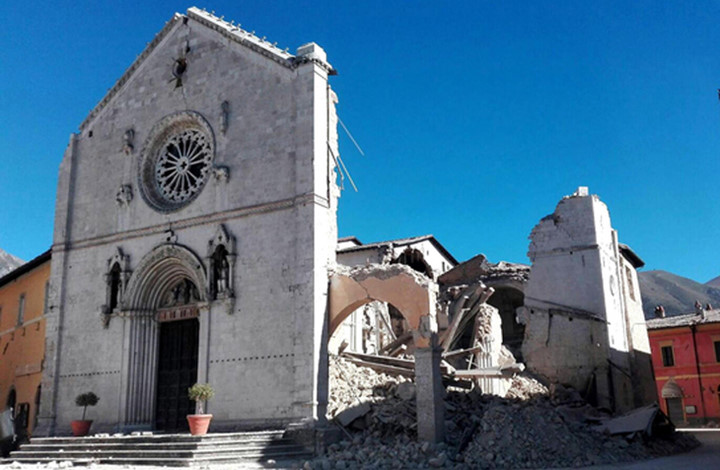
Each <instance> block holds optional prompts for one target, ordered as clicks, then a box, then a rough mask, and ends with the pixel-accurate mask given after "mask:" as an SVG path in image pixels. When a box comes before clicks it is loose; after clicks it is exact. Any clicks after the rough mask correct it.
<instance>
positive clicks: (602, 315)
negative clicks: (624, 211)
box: [520, 187, 652, 411]
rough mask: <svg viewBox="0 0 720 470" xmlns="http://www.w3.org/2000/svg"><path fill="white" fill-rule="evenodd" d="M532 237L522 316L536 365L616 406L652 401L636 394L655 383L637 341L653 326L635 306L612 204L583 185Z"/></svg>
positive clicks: (529, 360) (526, 352) (527, 356)
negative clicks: (628, 295) (630, 302)
mask: <svg viewBox="0 0 720 470" xmlns="http://www.w3.org/2000/svg"><path fill="white" fill-rule="evenodd" d="M530 240H531V243H530V247H529V252H528V257H529V258H530V260H531V261H532V263H533V264H532V268H531V270H530V277H529V279H528V282H527V285H526V287H525V305H524V308H523V310H522V313H521V315H520V318H521V322H523V323H525V339H524V341H523V345H522V354H523V358H524V360H525V361H526V364H527V366H528V368H529V369H530V370H531V371H534V372H536V373H539V374H541V375H543V376H545V377H546V378H547V379H548V380H550V381H551V382H559V383H562V384H566V385H572V386H573V387H575V388H576V389H578V390H580V391H584V392H585V393H586V394H587V395H588V396H589V398H590V399H591V400H595V401H596V402H597V403H598V404H599V405H600V406H604V407H606V408H608V409H615V410H619V411H622V410H628V409H631V408H633V407H634V406H640V405H642V404H646V403H648V401H651V400H649V399H650V398H651V397H650V395H649V394H647V393H644V392H643V393H635V394H634V393H633V388H634V387H635V388H638V389H643V390H644V389H647V387H648V386H650V385H651V384H652V376H651V375H648V372H649V371H648V369H647V368H645V367H639V365H640V364H641V363H642V360H640V361H636V360H635V359H633V357H634V356H636V355H639V354H642V351H641V350H640V351H636V350H634V349H633V344H638V345H639V346H641V343H642V342H641V339H640V338H641V337H642V336H643V334H644V336H645V338H646V337H647V331H646V330H645V327H644V321H642V320H639V319H638V318H635V317H636V315H633V314H632V312H629V311H628V308H627V305H628V302H627V301H626V299H625V298H624V297H625V295H626V292H627V291H628V290H627V289H628V286H627V284H626V281H627V279H628V277H627V276H626V275H623V268H624V267H625V264H624V262H623V258H622V256H621V254H620V248H619V244H618V241H617V232H616V231H615V230H614V229H613V228H612V226H611V224H610V214H609V212H608V210H607V206H605V204H603V203H602V202H601V201H600V200H599V198H598V197H597V196H595V195H589V194H588V192H587V188H582V187H581V188H579V189H578V191H577V192H576V193H575V194H573V195H572V196H566V197H565V198H563V199H562V200H561V201H560V202H559V203H558V205H557V207H556V209H555V211H554V212H553V214H551V215H549V216H547V217H544V218H543V219H542V220H541V221H540V222H539V223H538V225H536V226H535V228H534V229H533V231H532V233H531V235H530ZM634 269H635V268H634V267H633V270H634ZM635 285H636V284H635ZM630 330H632V332H631V331H630ZM633 337H635V338H636V339H635V342H634V343H633V342H632V341H631V340H632V338H633ZM641 349H642V348H641Z"/></svg>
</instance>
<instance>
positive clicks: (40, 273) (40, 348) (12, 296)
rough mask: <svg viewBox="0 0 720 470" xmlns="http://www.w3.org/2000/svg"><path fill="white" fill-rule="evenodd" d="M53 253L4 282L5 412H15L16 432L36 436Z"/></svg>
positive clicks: (1, 399)
mask: <svg viewBox="0 0 720 470" xmlns="http://www.w3.org/2000/svg"><path fill="white" fill-rule="evenodd" d="M49 278H50V250H48V251H46V252H45V253H43V254H41V255H40V256H38V257H37V258H35V259H33V260H32V261H28V262H27V263H25V264H24V265H22V266H20V267H19V268H17V269H15V270H14V271H11V272H10V273H8V274H6V275H5V276H3V277H2V278H0V410H2V409H5V408H7V407H12V408H13V409H14V410H15V423H16V426H15V428H16V430H17V433H18V434H19V435H20V436H21V437H22V436H23V435H28V434H31V433H32V430H33V428H34V425H35V420H36V417H37V412H38V405H39V403H40V382H41V379H42V365H43V358H44V356H45V310H46V308H47V302H46V298H47V290H48V286H49V283H48V280H49Z"/></svg>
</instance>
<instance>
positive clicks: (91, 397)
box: [70, 392, 100, 436]
mask: <svg viewBox="0 0 720 470" xmlns="http://www.w3.org/2000/svg"><path fill="white" fill-rule="evenodd" d="M98 401H100V398H98V396H97V395H95V394H94V393H93V392H86V393H81V394H80V395H78V396H77V397H75V404H76V405H77V406H82V407H83V415H82V419H81V420H78V421H70V427H72V432H73V436H87V435H88V432H89V431H90V426H91V425H92V423H93V422H92V420H91V419H85V413H86V412H87V407H88V406H95V405H97V402H98Z"/></svg>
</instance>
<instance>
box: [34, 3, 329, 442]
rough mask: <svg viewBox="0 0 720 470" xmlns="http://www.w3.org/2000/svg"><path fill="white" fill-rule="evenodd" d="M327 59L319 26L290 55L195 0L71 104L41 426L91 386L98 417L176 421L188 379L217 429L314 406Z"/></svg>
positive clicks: (321, 301) (66, 417) (322, 397)
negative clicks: (88, 106)
mask: <svg viewBox="0 0 720 470" xmlns="http://www.w3.org/2000/svg"><path fill="white" fill-rule="evenodd" d="M332 73H334V71H333V69H332V67H331V66H330V65H329V64H328V62H327V60H326V57H325V53H324V51H323V50H322V49H321V48H320V47H319V46H317V45H315V44H312V43H311V44H306V45H304V46H302V47H300V48H299V49H298V53H297V54H296V55H292V54H289V53H287V52H284V51H281V50H280V49H278V48H276V47H275V46H273V45H271V44H270V43H268V42H266V41H264V40H261V39H260V38H257V37H255V36H254V35H252V34H251V33H248V32H247V31H244V30H242V29H240V28H238V27H236V26H234V25H232V24H230V23H227V22H225V21H223V20H221V19H219V18H216V17H214V16H213V15H210V14H209V13H206V12H204V11H201V10H198V9H195V8H191V9H189V10H188V12H187V14H183V15H181V14H177V15H175V16H174V17H173V18H172V19H171V21H170V22H168V24H167V25H166V26H165V27H164V28H163V30H162V31H161V32H160V33H159V34H158V35H157V37H156V38H155V39H154V40H153V42H152V43H150V45H149V46H148V49H146V51H144V52H143V53H142V54H141V55H140V57H139V58H138V60H137V61H136V62H135V63H134V64H133V65H132V66H131V67H130V69H128V71H127V72H126V74H125V75H124V76H123V77H121V79H120V80H119V81H118V83H117V84H116V85H115V86H114V87H113V88H112V89H111V91H110V92H109V94H108V95H107V96H106V97H105V98H104V99H103V100H102V101H101V103H100V104H99V105H98V106H97V107H96V108H95V109H94V110H93V111H92V112H91V114H90V115H89V116H88V118H87V119H86V120H85V121H84V122H83V123H82V125H81V129H80V132H79V133H78V134H76V135H73V136H72V137H71V139H70V144H69V146H68V149H67V151H66V153H65V156H64V158H63V162H62V164H61V166H60V175H59V182H58V195H57V203H56V219H55V231H54V244H53V256H54V258H53V259H54V260H56V262H54V263H53V268H52V276H51V277H52V285H53V286H54V287H55V289H54V292H56V293H57V295H56V296H55V297H54V298H53V299H52V301H53V302H54V303H55V304H57V305H58V309H57V312H55V311H53V314H52V315H50V316H48V333H47V345H48V348H47V349H48V351H47V354H48V361H47V364H46V369H45V372H44V378H43V390H48V395H47V396H48V397H49V399H47V400H44V401H43V411H42V413H41V425H42V426H43V431H44V432H45V433H47V434H55V433H58V432H59V433H63V432H65V431H67V428H68V426H69V422H70V420H71V419H73V418H74V415H75V413H76V407H75V406H74V403H73V402H74V398H75V396H76V395H78V394H79V393H82V392H86V391H89V390H92V391H94V392H95V393H96V394H97V395H98V396H100V398H101V399H100V402H99V403H98V405H97V406H96V407H95V408H94V409H93V413H94V415H95V416H93V418H94V419H95V421H96V424H97V427H96V430H103V429H104V430H108V431H114V430H132V429H163V430H172V429H176V428H179V427H181V426H184V424H183V422H184V419H185V418H184V415H185V414H186V413H187V412H192V409H191V408H192V404H191V403H190V402H189V400H188V399H187V396H186V394H185V390H186V389H187V387H188V386H189V385H192V384H193V383H195V382H209V383H211V384H212V385H213V386H214V387H215V389H216V396H215V398H214V399H213V401H212V402H210V403H209V404H208V411H209V412H211V413H213V414H214V415H215V425H214V426H215V428H216V429H236V428H241V427H246V426H253V425H256V424H258V423H263V424H266V425H267V424H273V423H275V424H282V423H288V422H297V421H313V420H316V419H322V418H323V417H324V411H323V407H324V406H325V402H326V394H327V390H326V389H327V386H326V379H325V378H324V377H323V374H321V373H320V370H321V368H322V367H323V365H322V354H321V350H322V343H323V340H322V335H323V333H322V331H323V322H324V320H325V319H324V314H325V308H326V295H327V279H328V274H327V266H329V265H331V264H332V263H334V260H335V252H334V249H333V247H334V241H335V240H336V239H337V229H336V207H337V197H338V188H337V186H336V184H335V158H336V157H337V134H336V130H335V125H336V116H335V103H336V101H337V100H336V97H335V95H334V93H333V91H332V90H331V88H330V87H329V84H328V76H329V75H330V74H332ZM186 346H187V347H186ZM168 377H181V379H177V378H174V379H173V378H168ZM258 389H262V390H264V391H265V392H264V393H262V394H258V393H257V390H258ZM178 390H179V391H178Z"/></svg>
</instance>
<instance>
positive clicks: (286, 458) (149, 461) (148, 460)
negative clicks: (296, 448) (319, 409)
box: [0, 452, 313, 468]
mask: <svg viewBox="0 0 720 470" xmlns="http://www.w3.org/2000/svg"><path fill="white" fill-rule="evenodd" d="M312 457H313V454H312V453H311V452H298V453H292V454H283V453H277V454H274V453H267V452H262V453H253V454H243V455H234V454H228V455H212V456H204V457H194V458H167V457H163V458H155V457H142V456H139V455H138V456H131V457H120V458H112V457H109V458H106V457H93V458H88V457H82V458H74V459H69V458H58V457H18V458H13V457H10V458H8V459H5V460H1V459H0V463H1V464H11V463H12V462H19V463H40V464H42V463H50V462H66V461H69V462H72V463H73V465H74V466H75V465H87V464H90V463H97V464H113V465H154V466H168V467H187V466H192V465H198V464H213V463H218V464H220V463H240V464H242V467H241V468H246V464H250V463H262V462H267V461H268V460H274V461H275V462H279V463H282V462H286V463H288V464H287V467H288V468H297V462H300V463H302V461H304V460H308V459H311V458H312ZM289 462H295V463H296V464H295V465H291V464H289ZM279 467H280V468H283V466H282V465H279ZM276 468H277V467H276Z"/></svg>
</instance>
